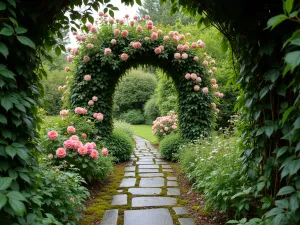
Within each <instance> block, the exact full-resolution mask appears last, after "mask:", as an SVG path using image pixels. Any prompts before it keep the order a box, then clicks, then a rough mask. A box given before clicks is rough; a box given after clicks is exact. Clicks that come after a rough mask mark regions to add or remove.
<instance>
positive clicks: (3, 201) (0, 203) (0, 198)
mask: <svg viewBox="0 0 300 225" xmlns="http://www.w3.org/2000/svg"><path fill="white" fill-rule="evenodd" d="M6 202H7V198H6V196H5V195H4V194H1V193H0V210H1V209H2V207H3V206H5V204H6Z"/></svg>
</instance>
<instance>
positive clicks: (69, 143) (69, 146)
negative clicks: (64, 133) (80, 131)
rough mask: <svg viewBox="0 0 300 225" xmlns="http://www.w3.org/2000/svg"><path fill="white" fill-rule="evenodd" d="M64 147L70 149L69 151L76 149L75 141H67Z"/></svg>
mask: <svg viewBox="0 0 300 225" xmlns="http://www.w3.org/2000/svg"><path fill="white" fill-rule="evenodd" d="M64 147H65V148H68V149H72V148H73V147H74V141H73V140H65V141H64Z"/></svg>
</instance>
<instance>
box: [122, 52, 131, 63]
mask: <svg viewBox="0 0 300 225" xmlns="http://www.w3.org/2000/svg"><path fill="white" fill-rule="evenodd" d="M128 58H129V56H128V55H127V54H126V53H123V54H122V55H121V59H122V60H123V61H126V60H127V59H128Z"/></svg>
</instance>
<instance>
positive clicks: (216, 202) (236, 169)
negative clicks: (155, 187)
mask: <svg viewBox="0 0 300 225" xmlns="http://www.w3.org/2000/svg"><path fill="white" fill-rule="evenodd" d="M228 130H229V129H228ZM228 130H226V131H225V132H224V133H223V132H222V131H220V133H218V134H216V135H215V136H213V137H212V138H211V139H206V138H205V139H199V140H196V141H195V142H194V143H189V144H187V145H182V146H181V148H180V153H179V161H180V166H181V169H182V171H183V172H184V173H185V174H186V177H187V178H188V179H189V180H191V181H193V183H194V184H193V187H194V188H195V189H196V190H197V191H198V192H201V193H204V198H205V201H206V208H207V209H208V210H221V211H222V212H225V211H227V210H229V209H231V210H232V212H234V213H235V216H239V215H241V214H244V213H245V212H246V211H247V210H248V209H249V207H250V202H249V201H250V199H249V192H250V189H251V188H250V189H249V183H248V180H247V178H246V174H245V173H243V172H242V162H241V159H240V154H241V151H240V150H239V148H238V135H234V133H230V132H229V131H228Z"/></svg>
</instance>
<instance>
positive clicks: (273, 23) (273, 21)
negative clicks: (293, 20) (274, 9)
mask: <svg viewBox="0 0 300 225" xmlns="http://www.w3.org/2000/svg"><path fill="white" fill-rule="evenodd" d="M286 19H288V17H287V16H286V15H284V14H280V15H278V16H274V17H272V18H271V19H269V20H268V23H267V28H270V27H272V28H271V30H273V29H274V27H276V26H277V25H278V24H280V23H282V22H283V21H285V20H286Z"/></svg>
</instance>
